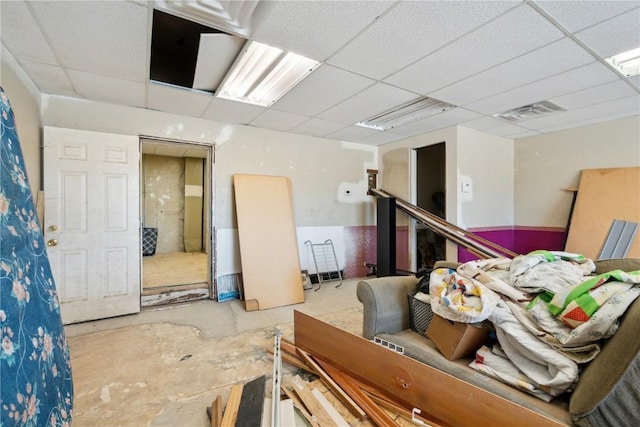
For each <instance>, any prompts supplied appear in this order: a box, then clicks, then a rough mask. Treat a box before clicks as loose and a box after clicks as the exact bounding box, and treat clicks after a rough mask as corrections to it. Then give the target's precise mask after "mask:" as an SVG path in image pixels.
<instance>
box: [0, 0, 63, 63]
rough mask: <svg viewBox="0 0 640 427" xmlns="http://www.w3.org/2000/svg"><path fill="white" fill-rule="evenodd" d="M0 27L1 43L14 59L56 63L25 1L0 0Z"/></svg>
mask: <svg viewBox="0 0 640 427" xmlns="http://www.w3.org/2000/svg"><path fill="white" fill-rule="evenodd" d="M0 29H1V31H2V43H3V44H4V45H5V46H6V48H7V49H8V50H9V51H10V52H11V53H12V54H13V56H14V57H15V58H16V59H27V60H30V61H37V62H45V63H47V64H54V65H57V64H58V61H57V60H56V58H55V56H54V55H53V52H52V51H51V48H50V47H49V45H48V44H47V40H46V39H45V37H44V36H43V35H42V32H41V31H40V27H38V24H37V23H36V21H35V20H34V19H33V16H32V15H31V12H30V11H29V9H28V8H27V6H26V5H25V3H23V2H17V1H15V2H14V1H0Z"/></svg>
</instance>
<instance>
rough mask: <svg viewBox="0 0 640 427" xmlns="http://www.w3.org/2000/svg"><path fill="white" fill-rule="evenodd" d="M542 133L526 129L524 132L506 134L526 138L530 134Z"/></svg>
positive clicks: (507, 136)
mask: <svg viewBox="0 0 640 427" xmlns="http://www.w3.org/2000/svg"><path fill="white" fill-rule="evenodd" d="M534 135H540V132H537V131H535V130H525V131H522V132H516V133H512V134H509V135H505V137H506V138H511V139H517V138H526V137H528V136H534Z"/></svg>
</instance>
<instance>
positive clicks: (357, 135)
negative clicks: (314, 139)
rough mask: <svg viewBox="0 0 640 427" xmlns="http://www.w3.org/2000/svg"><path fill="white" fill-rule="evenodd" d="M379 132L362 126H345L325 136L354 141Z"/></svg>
mask: <svg viewBox="0 0 640 427" xmlns="http://www.w3.org/2000/svg"><path fill="white" fill-rule="evenodd" d="M378 133H380V132H379V131H377V130H373V129H367V128H362V127H359V126H347V127H345V128H343V129H341V130H339V131H337V132H333V133H330V134H327V135H326V137H327V138H331V139H337V140H341V141H356V140H358V139H361V138H364V137H366V136H370V135H377V134H378Z"/></svg>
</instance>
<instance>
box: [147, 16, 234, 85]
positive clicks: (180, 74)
mask: <svg viewBox="0 0 640 427" xmlns="http://www.w3.org/2000/svg"><path fill="white" fill-rule="evenodd" d="M221 32H222V31H219V30H216V29H214V28H210V27H206V26H204V25H201V24H197V23H195V22H191V21H187V20H186V19H182V18H179V17H177V16H173V15H170V14H168V13H165V12H161V11H159V10H154V11H153V29H152V31H151V70H150V78H151V80H155V81H159V82H164V83H170V84H174V85H178V86H183V87H187V88H191V87H192V86H193V76H194V73H195V69H196V60H197V58H198V45H199V43H200V34H203V33H221Z"/></svg>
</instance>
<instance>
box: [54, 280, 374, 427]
mask: <svg viewBox="0 0 640 427" xmlns="http://www.w3.org/2000/svg"><path fill="white" fill-rule="evenodd" d="M358 281H359V279H349V280H345V281H344V282H343V283H342V285H341V286H340V287H338V288H336V287H335V285H336V284H337V282H326V283H324V284H323V285H322V288H321V289H320V290H318V291H314V290H306V291H305V293H304V294H305V302H304V303H301V304H295V305H290V306H285V307H278V308H273V309H269V310H262V311H250V312H247V311H246V310H245V308H244V303H243V302H242V301H239V300H233V301H227V302H222V303H218V302H214V301H197V302H193V303H186V304H181V305H175V306H170V307H162V308H152V309H145V310H143V311H142V312H141V313H139V314H135V315H129V316H122V317H117V318H112V319H104V320H98V321H93V322H86V323H81V324H75V325H68V326H67V327H66V328H65V330H66V333H67V337H68V339H69V344H70V348H71V360H72V369H73V381H74V389H75V403H74V419H73V425H74V427H78V426H79V427H82V426H105V425H109V426H207V425H208V419H207V416H206V412H205V410H206V407H207V406H208V405H210V404H211V401H212V400H213V399H214V398H215V397H216V396H218V395H220V396H221V397H223V401H224V402H226V398H227V397H228V392H229V390H230V387H231V385H232V384H234V383H239V382H247V381H249V380H251V379H253V378H255V377H257V376H260V375H267V377H268V378H269V381H270V376H271V373H272V368H273V359H272V357H271V355H270V354H269V353H268V352H267V349H268V348H272V347H273V336H274V333H275V330H276V328H279V329H280V330H281V332H282V336H283V337H285V338H289V339H293V325H292V322H293V312H294V310H299V311H301V312H304V313H307V314H309V315H312V316H314V317H318V318H320V319H322V320H325V321H327V322H329V323H332V324H335V325H336V326H339V327H341V328H343V329H345V330H348V331H350V332H352V333H355V334H360V333H361V328H362V306H361V304H360V302H359V301H358V300H357V298H356V292H355V289H356V284H357V282H358ZM283 368H284V370H285V371H286V372H285V374H291V372H294V371H295V370H294V369H293V368H292V367H289V366H283Z"/></svg>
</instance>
